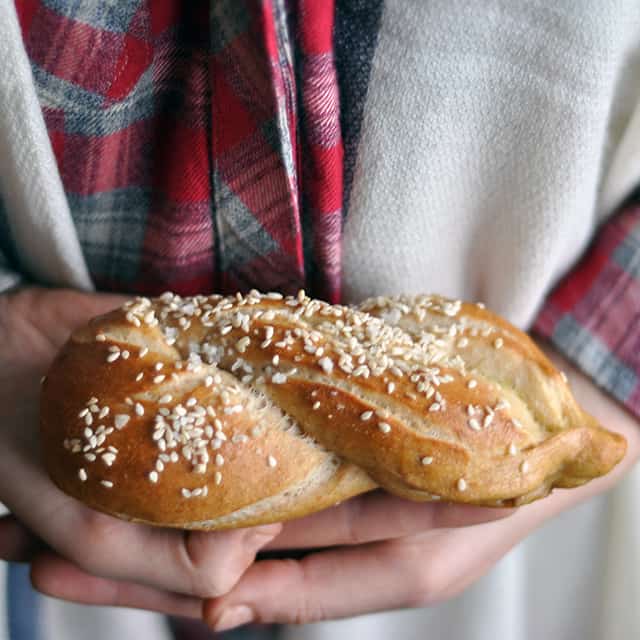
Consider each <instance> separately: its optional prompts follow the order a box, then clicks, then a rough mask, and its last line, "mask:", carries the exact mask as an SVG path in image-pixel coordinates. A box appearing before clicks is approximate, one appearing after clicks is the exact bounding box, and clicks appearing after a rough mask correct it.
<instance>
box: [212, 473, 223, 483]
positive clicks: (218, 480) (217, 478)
mask: <svg viewBox="0 0 640 640" xmlns="http://www.w3.org/2000/svg"><path fill="white" fill-rule="evenodd" d="M214 480H215V483H216V484H221V483H222V474H221V473H220V472H219V471H216V474H215V476H214Z"/></svg>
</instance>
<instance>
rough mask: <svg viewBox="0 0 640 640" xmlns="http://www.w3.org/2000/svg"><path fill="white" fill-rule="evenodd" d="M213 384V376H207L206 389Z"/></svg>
mask: <svg viewBox="0 0 640 640" xmlns="http://www.w3.org/2000/svg"><path fill="white" fill-rule="evenodd" d="M212 384H213V376H207V377H206V378H205V379H204V386H205V387H210V386H211V385H212Z"/></svg>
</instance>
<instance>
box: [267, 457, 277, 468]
mask: <svg viewBox="0 0 640 640" xmlns="http://www.w3.org/2000/svg"><path fill="white" fill-rule="evenodd" d="M267 464H268V465H269V466H270V467H272V468H273V467H275V466H276V465H277V464H278V461H277V460H276V459H275V458H274V457H273V456H269V457H268V458H267Z"/></svg>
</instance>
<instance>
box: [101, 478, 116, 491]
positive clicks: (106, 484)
mask: <svg viewBox="0 0 640 640" xmlns="http://www.w3.org/2000/svg"><path fill="white" fill-rule="evenodd" d="M100 484H101V485H102V486H103V487H107V489H111V487H113V482H111V480H100Z"/></svg>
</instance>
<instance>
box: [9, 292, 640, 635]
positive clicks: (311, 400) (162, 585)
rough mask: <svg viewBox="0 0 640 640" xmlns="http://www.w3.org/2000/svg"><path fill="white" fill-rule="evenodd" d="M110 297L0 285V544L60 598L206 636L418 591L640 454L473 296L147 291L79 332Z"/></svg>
mask: <svg viewBox="0 0 640 640" xmlns="http://www.w3.org/2000/svg"><path fill="white" fill-rule="evenodd" d="M252 296H253V297H252ZM124 302H125V301H124V299H123V298H121V297H117V296H109V295H100V294H80V293H75V292H69V291H55V290H42V289H28V290H23V291H19V292H17V293H14V294H10V295H4V296H0V342H1V343H2V346H3V348H2V351H1V352H0V394H1V395H2V398H1V400H2V402H0V501H1V502H3V503H4V504H6V505H7V506H8V507H9V509H10V511H11V513H12V514H13V515H12V516H8V517H5V518H4V519H3V520H1V521H0V557H2V558H3V559H7V560H22V561H26V562H30V563H31V566H32V579H33V582H34V584H35V585H36V587H37V588H38V589H39V590H41V591H43V592H45V593H48V594H50V595H53V596H56V597H60V598H63V599H67V600H72V601H77V602H85V603H92V604H104V605H123V606H130V607H136V608H142V609H151V610H157V611H162V612H166V613H170V614H176V615H184V616H192V617H198V618H199V617H204V619H205V620H206V621H207V622H209V623H210V624H211V625H212V626H214V627H215V628H217V629H222V628H229V627H231V626H236V625H238V624H242V623H245V622H249V621H259V622H311V621H316V620H322V619H331V618H337V617H344V616H351V615H358V614H361V613H366V612H372V611H379V610H385V609H396V608H404V607H415V606H423V605H427V604H431V603H434V602H437V601H441V600H444V599H447V598H450V597H452V596H453V595H455V594H457V593H459V592H461V591H462V590H463V589H464V588H465V587H466V586H468V585H469V584H471V583H472V582H473V581H474V580H476V579H477V578H479V577H480V576H481V575H482V574H484V573H485V572H486V571H487V570H489V569H490V568H491V566H492V565H493V564H494V563H495V562H496V561H497V560H498V559H499V558H500V557H502V556H503V555H504V554H505V553H506V552H507V551H508V550H509V549H510V548H511V547H512V546H513V545H514V544H516V543H517V542H518V541H520V540H522V539H523V538H524V537H526V535H527V534H528V533H529V532H531V531H532V530H533V529H535V528H536V527H537V526H538V525H540V524H541V523H543V522H544V521H545V520H547V519H548V518H550V517H552V516H553V515H555V514H557V513H558V512H560V511H562V510H564V509H566V508H569V507H571V506H573V505H576V504H577V503H579V502H580V501H582V500H585V499H587V498H588V497H590V496H593V495H596V494H598V493H601V492H603V491H605V490H606V489H607V488H609V487H611V486H613V485H614V484H615V482H616V481H617V480H618V479H619V478H620V476H621V475H622V474H623V473H624V472H625V470H627V469H629V468H630V467H631V466H632V465H633V464H634V462H635V461H636V460H637V457H638V453H639V451H640V436H639V435H638V425H637V422H636V421H635V420H634V419H633V418H632V417H631V416H630V415H629V414H627V413H626V412H625V411H624V410H623V409H622V408H620V407H618V406H617V405H616V404H615V402H613V401H612V400H610V399H609V398H608V397H606V396H605V395H604V394H602V393H601V392H600V391H598V390H597V389H596V388H595V386H594V385H593V384H592V383H591V382H590V381H589V380H588V379H586V378H585V377H583V376H582V375H581V374H580V373H578V372H577V371H575V370H574V369H572V368H571V367H570V366H569V365H568V364H567V363H565V362H563V361H562V360H561V358H560V357H559V356H557V355H555V354H554V353H553V352H552V351H551V350H549V349H547V356H548V358H549V359H550V360H548V359H547V358H546V357H545V356H544V355H542V353H541V352H540V351H539V350H538V349H537V348H536V346H535V345H534V344H533V342H532V341H531V340H530V339H529V338H527V336H525V335H524V334H522V333H521V332H519V331H517V330H516V329H515V328H513V327H511V326H510V325H508V323H506V322H504V321H503V320H501V319H500V318H498V317H496V316H495V315H493V314H490V313H489V312H488V311H486V310H484V309H482V308H480V307H478V306H476V305H467V304H460V303H457V302H455V301H448V300H445V299H442V298H437V297H420V298H414V299H409V298H407V299H395V300H386V299H373V300H369V301H366V302H365V303H363V304H362V305H361V306H360V308H359V309H351V308H346V307H331V306H330V305H325V304H324V303H320V302H318V301H313V300H310V299H309V298H307V297H305V296H303V295H300V296H299V297H297V298H296V297H294V298H290V299H288V300H280V299H277V296H272V297H261V296H258V295H257V294H250V295H249V296H245V297H238V298H237V299H236V298H230V299H222V298H220V297H216V296H212V297H210V298H204V297H201V298H196V299H195V300H190V299H180V298H177V297H173V296H164V297H163V298H162V299H156V300H146V299H141V300H137V301H133V302H130V303H128V305H125V308H121V309H120V310H118V311H114V312H113V313H109V314H107V315H106V316H104V317H103V318H100V319H98V320H94V321H92V322H91V323H90V324H87V322H88V321H89V320H90V319H91V318H93V317H95V316H99V315H100V314H104V313H106V312H108V311H110V310H112V309H114V308H115V307H118V306H120V305H122V304H123V303H124ZM71 332H75V333H74V336H73V338H72V339H71V340H70V341H69V342H68V343H67V339H68V337H69V334H70V333H71ZM65 343H67V344H66V346H65V347H64V349H63V350H62V351H61V352H60V354H59V355H58V357H57V359H56V361H55V364H54V365H53V367H52V368H51V369H50V366H51V363H52V361H53V360H54V357H55V356H56V354H57V353H58V352H59V350H60V349H61V348H62V347H63V345H65ZM550 361H551V362H550ZM551 363H553V364H554V365H556V366H557V367H558V368H560V369H562V370H564V371H565V372H566V374H567V376H568V379H569V380H568V383H569V384H567V383H565V381H564V378H563V376H562V375H561V374H560V373H559V372H558V371H557V370H556V369H555V368H554V367H553V366H552V364H551ZM47 371H48V373H47V378H46V380H45V381H44V384H43V386H42V389H41V388H40V378H41V377H42V376H43V374H45V373H46V372H47ZM569 388H571V391H569ZM41 396H42V433H41V434H40V432H39V403H40V398H41ZM574 397H575V400H574ZM576 401H577V402H576ZM592 416H593V417H592ZM599 424H602V425H605V426H606V427H607V428H608V429H611V430H612V431H614V432H617V433H619V434H621V435H623V436H624V439H626V455H625V441H624V439H623V438H620V437H619V436H617V435H614V434H612V433H610V432H608V431H605V430H604V429H602V428H601V427H600V426H599ZM623 456H624V457H623ZM620 460H622V461H621V462H620V463H619V464H617V466H616V463H617V462H619V461H620ZM47 471H48V472H49V475H50V476H51V478H53V480H54V481H55V484H54V482H52V480H51V479H50V478H49V475H48V474H47ZM603 474H606V475H603ZM598 476H602V477H601V478H599V479H597V480H593V481H591V482H588V483H587V484H584V483H586V482H587V481H588V480H590V479H592V478H595V477H598ZM56 484H57V485H58V486H59V487H61V488H62V489H64V492H63V491H61V490H60V489H59V488H58V487H57V486H56ZM583 484H584V486H580V487H579V488H574V489H572V490H570V491H563V490H558V491H554V493H553V494H552V495H550V496H548V497H545V498H544V499H542V500H538V501H536V502H535V503H533V504H531V505H527V506H526V507H523V508H519V509H515V510H514V509H511V508H509V507H512V506H515V505H520V504H524V503H527V502H531V501H532V500H536V499H537V498H541V497H543V496H545V495H546V494H547V493H548V492H549V491H550V490H551V489H552V488H554V487H578V486H579V485H583ZM70 496H75V497H70ZM407 498H409V499H407ZM464 503H467V504H464ZM87 505H91V507H93V508H90V507H89V506H87ZM496 507H503V508H496ZM101 511H102V512H105V513H101ZM106 514H112V515H106ZM113 515H117V516H120V517H119V518H115V517H113ZM127 520H131V522H128V521H127ZM158 525H159V526H158ZM214 529H215V530H214ZM294 550H295V553H291V552H292V551H294ZM276 551H277V552H278V553H277V554H273V553H271V552H276ZM300 551H305V553H303V554H301V553H300ZM256 555H258V560H257V561H256Z"/></svg>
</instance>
